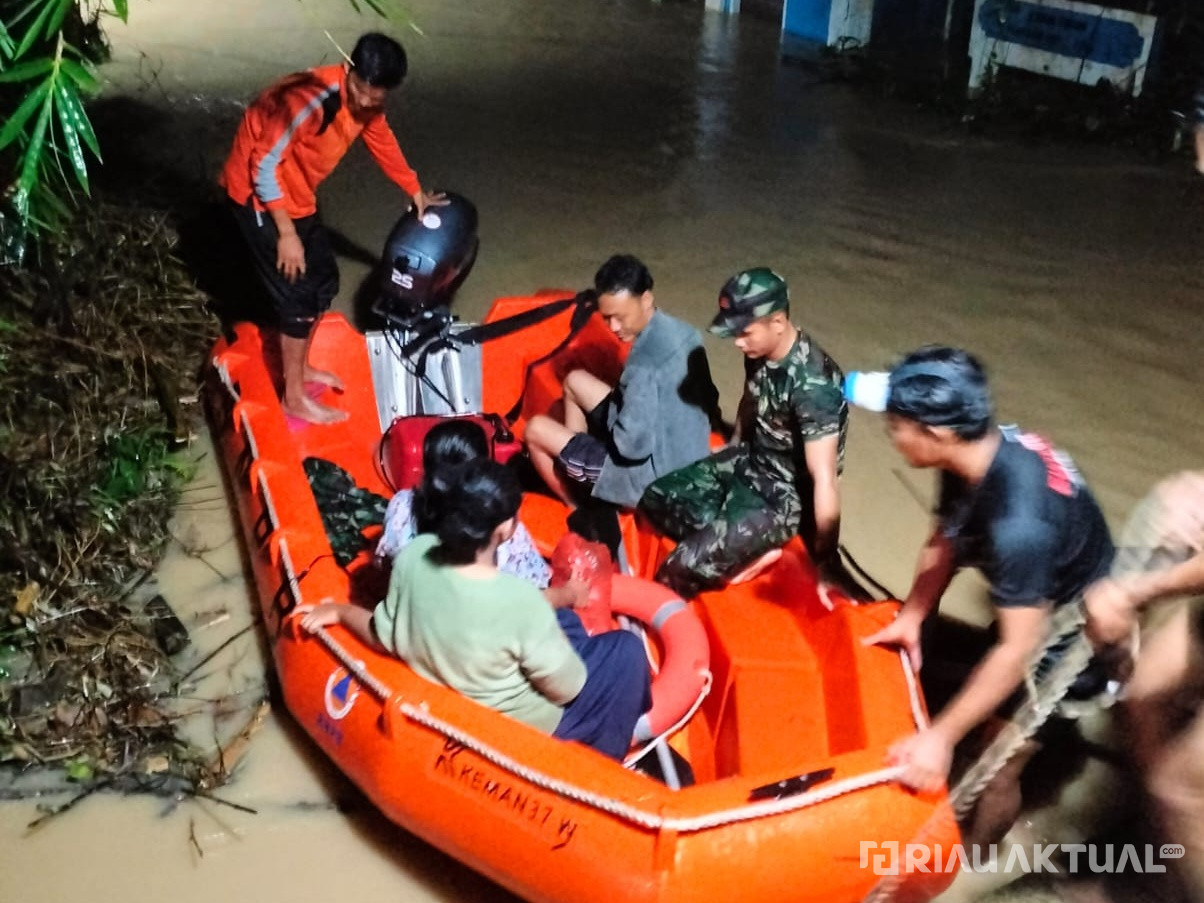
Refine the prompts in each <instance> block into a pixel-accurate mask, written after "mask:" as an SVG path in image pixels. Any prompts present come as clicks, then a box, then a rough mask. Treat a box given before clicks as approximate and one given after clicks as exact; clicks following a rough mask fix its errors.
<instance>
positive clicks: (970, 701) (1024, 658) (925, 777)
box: [888, 603, 1049, 791]
mask: <svg viewBox="0 0 1204 903" xmlns="http://www.w3.org/2000/svg"><path fill="white" fill-rule="evenodd" d="M997 615H998V618H997V623H998V625H999V641H998V642H997V643H996V644H995V645H994V646H992V647H991V650H990V651H989V652H988V653H987V655H986V657H985V658H983V660H982V661H981V662H979V663H978V666H977V667H976V668H975V669H974V670H973V671H972V672H971V673H970V677H969V678H968V679H967V680H966V683H965V685H963V686H962V688H961V690H960V691H959V692H958V694H957V695H956V696H955V697H954V698H953V699H952V700H951V701H950V702H949V704H948V705H946V706H945V708H944V709H943V710H942V711H941V713H940V714H939V715H938V716H937V717H936V718H935V719H934V720H933V722H932V724H931V725H930V726H929V727H928V728H927V729H925V730H922V731H920V732H919V733H916V734H913V735H911V736H910V737H906V738H904V739H903V740H900V741H899V742H898V743H896V744H895V745H894V746H892V747H891V749H890V752H889V754H888V756H889V759H890V760H891V761H892V762H894V763H895V764H898V765H902V766H904V768H905V771H904V773H903V776H902V777H901V778H900V781H902V783H904V784H906V785H907V786H909V787H913V788H915V789H917V790H923V791H931V790H937V789H939V788H940V786H941V784H942V783H944V781H945V780H946V779H947V778H948V776H949V767H950V765H951V764H952V762H953V747H954V746H956V745H957V743H958V742H959V741H960V740H961V739H962V738H963V737H965V736H966V734H968V733H969V732H970V731H971V730H972V729H973V728H975V727H976V726H978V725H979V724H981V723H982V722H984V721H985V720H986V719H987V718H988V717H990V715H991V713H992V712H994V711H995V709H996V708H998V707H999V705H1000V704H1001V703H1002V702H1003V701H1004V700H1006V699H1007V698H1008V696H1010V695H1011V694H1012V693H1013V692H1014V691H1015V690H1016V688H1017V687H1019V686H1020V684H1021V682H1022V681H1023V680H1024V670H1025V668H1026V667H1027V665H1028V662H1029V660H1030V659H1031V657H1032V655H1033V653H1034V651H1035V650H1036V649H1037V648H1038V647H1039V646H1040V644H1041V640H1042V639H1043V638H1044V636H1045V628H1046V624H1047V621H1048V618H1049V606H1048V604H1044V603H1043V604H1041V605H1026V606H1021V607H1008V608H1000V609H998V610H997Z"/></svg>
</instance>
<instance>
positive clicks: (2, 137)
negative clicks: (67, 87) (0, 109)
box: [0, 79, 51, 150]
mask: <svg viewBox="0 0 1204 903" xmlns="http://www.w3.org/2000/svg"><path fill="white" fill-rule="evenodd" d="M50 84H51V79H46V80H45V81H44V82H42V83H41V84H40V85H38V86H37V87H36V88H34V89H33V90H32V91H30V92H29V94H28V95H27V96H26V97H25V100H23V101H22V102H21V106H19V107H17V109H16V110H15V111H14V112H13V115H12V116H10V117H9V119H8V122H6V123H4V128H2V129H0V150H2V149H3V148H5V147H8V145H10V144H12V143H13V141H15V140H16V138H17V136H18V135H20V134H21V132H22V130H23V129H24V128H25V123H26V122H27V121H28V120H29V117H30V116H32V115H33V114H34V111H35V110H37V108H38V105H39V104H41V103H43V102H44V101H45V100H46V97H47V96H48V95H49V94H50Z"/></svg>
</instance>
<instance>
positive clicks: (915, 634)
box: [862, 529, 957, 671]
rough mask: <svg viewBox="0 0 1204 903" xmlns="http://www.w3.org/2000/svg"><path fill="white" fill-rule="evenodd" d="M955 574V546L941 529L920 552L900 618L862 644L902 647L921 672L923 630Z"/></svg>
mask: <svg viewBox="0 0 1204 903" xmlns="http://www.w3.org/2000/svg"><path fill="white" fill-rule="evenodd" d="M956 570H957V565H956V561H955V559H954V555H953V543H952V542H950V541H949V539H948V538H947V537H946V536H945V535H944V534H943V533H942V532H941V531H940V530H939V529H937V530H934V531H933V533H932V535H931V536H930V537H928V542H927V543H926V544H925V546H924V548H923V550H922V551H921V552H920V559H919V561H918V562H917V564H916V576H915V579H914V580H913V581H912V584H911V592H909V593H908V594H907V599H906V600H905V601H904V602H903V607H902V608H901V609H900V610H899V615H898V617H897V618H895V620H894V621H893V622H891V623H890V624H888V625H887V626H886V627H883V628H882V629H881V630H879V631H878V632H877V633H875V634H872V635H871V636H868V637H866V638H865V639H864V640H862V642H863V643H865V644H866V645H867V646H872V645H884V646H900V647H902V649H903V650H904V651H905V652H906V653H907V657H908V659H909V660H910V661H911V666H912V667H913V668H914V669H915V670H917V671H918V670H920V665H921V664H923V657H922V655H921V650H920V627H921V625H923V623H924V620H925V619H926V618H927V617H928V615H929V614H931V612H932V610H933V609H935V608H936V606H937V603H938V602H939V601H940V599H941V596H942V595H944V592H945V590H946V589H948V588H949V583H950V581H952V580H953V575H954V573H955V572H956Z"/></svg>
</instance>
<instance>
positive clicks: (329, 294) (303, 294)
mask: <svg viewBox="0 0 1204 903" xmlns="http://www.w3.org/2000/svg"><path fill="white" fill-rule="evenodd" d="M230 206H231V208H232V210H233V211H234V219H235V221H236V222H237V223H238V230H239V231H240V232H241V233H242V235H243V238H244V239H246V242H247V246H248V247H249V248H250V250H251V258H252V260H253V261H254V263H255V271H256V272H257V273H258V274H259V279H260V281H261V282H262V283H263V287H264V288H265V289H266V290H267V293H268V297H269V298H270V299H271V302H272V308H273V310H274V311H275V313H276V324H277V326H278V327H279V329H280V331H281V332H282V333H284V334H285V335H286V336H289V337H290V338H295V339H303V338H305V337H306V336H308V335H309V331H310V329H312V328H313V324H314V321H315V320H317V319H318V317H320V316H321V315H322V314H323V313H324V312H325V311H327V310H329V309H330V304H331V302H332V301H334V297H335V295H337V294H338V292H339V268H338V264H337V263H336V262H335V259H334V251H333V250H332V249H331V246H330V236H329V235H328V234H327V232H326V228H325V227H324V226H323V225H322V223H321V221H320V220H319V219H318V217H317V215H316V214H315V215H313V216H306V217H303V218H301V219H296V220H293V225H295V226H296V228H297V236H298V237H299V238H300V239H301V244H302V246H303V247H304V248H305V274H304V275H302V276H300V277H298V278H297V281H296V282H289V281H288V280H287V279H285V278H284V275H283V274H282V273H281V272H280V271H279V270H278V269H276V253H277V248H276V242H277V239H278V238H279V233H278V232H277V231H276V223H275V222H273V220H272V217H271V214H269V213H260V212H259V211H257V210H255V209H254V207H252V206H251V203H250V202H249V201H248V202H247V203H246V204H236V203H234V202H233V201H231V202H230Z"/></svg>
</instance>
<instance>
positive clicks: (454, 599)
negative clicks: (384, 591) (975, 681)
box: [301, 458, 652, 759]
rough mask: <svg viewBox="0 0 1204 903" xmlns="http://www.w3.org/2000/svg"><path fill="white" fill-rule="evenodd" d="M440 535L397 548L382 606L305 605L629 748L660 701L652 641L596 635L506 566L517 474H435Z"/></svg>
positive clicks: (502, 708)
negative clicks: (650, 656)
mask: <svg viewBox="0 0 1204 903" xmlns="http://www.w3.org/2000/svg"><path fill="white" fill-rule="evenodd" d="M428 491H429V493H430V495H429V497H428V498H427V499H426V504H429V505H430V506H431V508H430V509H429V510H432V511H438V512H439V518H438V522H437V525H436V528H435V529H436V534H435V535H431V534H421V535H419V536H418V537H417V538H416V539H415V540H414V541H413V542H411V543H410V544H409V545H408V546H406V547H405V548H404V549H403V550H402V551H401V553H400V554H399V555H398V556H397V560H396V561H395V562H394V565H393V574H392V578H391V580H390V583H389V593H388V596H387V597H386V598H385V600H384V601H383V602H381V603H380V604H379V605H377V606H376V609H375V610H374V611H372V612H368V611H367V610H366V609H363V608H359V607H358V606H355V605H348V604H344V603H327V604H324V605H319V606H317V607H316V608H314V609H313V610H312V611H310V612H308V613H306V614H305V615H304V617H303V618H302V621H301V623H302V626H303V627H304V628H305V629H306V630H310V631H314V630H317V629H318V628H319V627H324V626H327V625H330V624H342V625H343V626H344V627H346V628H347V629H348V630H350V631H351V632H352V633H353V634H354V635H355V636H356V637H358V638H359V639H360V640H361V641H362V642H364V643H366V644H368V645H370V646H373V647H375V648H377V649H381V650H383V651H386V652H389V653H392V654H394V655H397V656H399V657H401V658H403V659H405V660H406V662H408V663H409V665H410V666H411V667H412V668H413V669H414V670H415V671H416V672H417V673H418V674H420V675H422V676H423V677H426V678H428V679H430V680H433V681H437V682H439V683H443V684H446V685H447V686H450V687H452V688H453V689H455V690H458V691H459V692H461V693H463V694H464V695H466V696H468V697H469V698H470V699H474V700H476V701H477V702H479V703H481V704H482V705H486V706H489V707H490V708H493V709H495V710H496V711H499V712H502V713H503V714H506V715H510V716H511V717H513V718H517V719H518V720H520V721H523V722H525V723H527V724H530V725H532V726H533V727H536V728H539V729H540V730H543V731H546V732H548V733H550V734H552V735H553V736H555V737H558V738H561V739H564V740H578V741H580V742H582V743H586V744H588V745H590V746H592V747H594V748H595V749H597V750H598V751H600V752H602V753H604V754H606V755H608V756H611V757H612V758H615V759H621V758H622V757H623V755H624V753H626V752H627V749H628V747H629V745H630V742H631V736H632V731H633V730H634V728H635V724H636V722H637V721H638V720H639V717H640V715H642V714H643V713H644V712H645V711H647V710H648V708H649V707H650V706H651V704H652V696H651V689H650V677H649V672H648V665H647V661H646V659H645V657H644V649H643V644H642V643H641V642H640V640H639V639H638V638H637V637H636V636H635V635H634V634H631V633H628V632H626V631H623V630H615V631H610V632H608V633H602V634H599V635H598V636H595V637H591V636H589V635H588V634H587V633H586V631H585V629H584V627H582V625H581V620H580V618H579V617H578V616H577V614H576V613H575V612H574V611H572V609H571V608H561V609H559V610H554V609H553V608H552V606H551V605H549V603H548V601H547V600H546V599H545V598H544V597H543V596H541V595H540V593H539V591H538V590H537V589H536V588H535V587H533V586H532V585H531V584H530V583H528V582H526V581H524V580H521V579H518V578H516V577H514V576H513V575H510V574H503V573H501V572H500V570H499V569H498V564H497V562H498V549H499V547H500V546H501V545H502V543H504V542H505V541H507V540H508V539H510V538H511V537H512V536H513V535H514V532H515V529H516V527H517V521H516V515H517V514H518V506H519V501H520V497H521V494H520V491H519V487H518V483H517V481H516V480H515V478H514V476H513V474H511V473H510V472H509V471H507V470H506V469H505V468H504V467H502V466H501V465H500V464H497V463H496V462H494V461H491V460H488V459H482V458H478V459H475V460H473V461H469V462H467V463H465V464H461V465H458V466H456V467H452V468H448V469H446V471H445V472H443V473H441V474H440V475H439V476H437V477H434V478H433V479H431V480H430V481H429V486H428Z"/></svg>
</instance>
